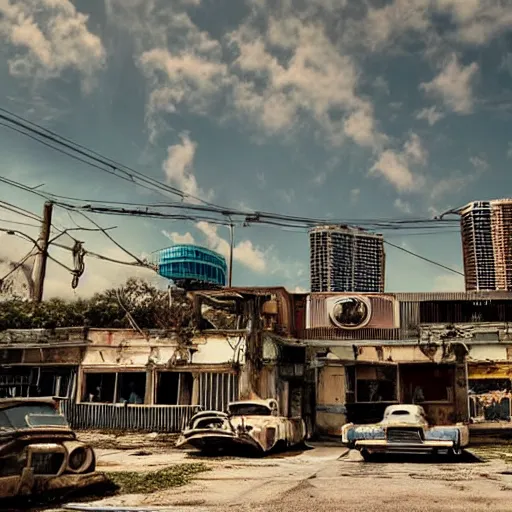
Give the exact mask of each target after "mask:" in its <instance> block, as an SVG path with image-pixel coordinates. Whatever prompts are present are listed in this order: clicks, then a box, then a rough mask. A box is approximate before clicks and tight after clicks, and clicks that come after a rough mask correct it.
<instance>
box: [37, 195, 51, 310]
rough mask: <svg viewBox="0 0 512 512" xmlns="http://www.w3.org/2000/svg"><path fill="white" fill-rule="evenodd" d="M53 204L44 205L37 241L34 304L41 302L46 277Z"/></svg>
mask: <svg viewBox="0 0 512 512" xmlns="http://www.w3.org/2000/svg"><path fill="white" fill-rule="evenodd" d="M52 211H53V203H51V202H49V201H48V202H46V203H44V210H43V223H42V225H41V233H40V235H39V239H38V241H37V245H38V246H39V247H38V255H37V258H36V261H35V265H34V302H36V303H40V302H41V301H42V300H43V290H44V278H45V276H46V262H47V260H48V241H49V239H50V230H51V227H52Z"/></svg>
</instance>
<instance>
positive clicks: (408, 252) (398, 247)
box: [384, 240, 464, 277]
mask: <svg viewBox="0 0 512 512" xmlns="http://www.w3.org/2000/svg"><path fill="white" fill-rule="evenodd" d="M384 243H385V244H387V245H390V246H391V247H394V248H395V249H399V250H400V251H403V252H406V253H407V254H410V255H412V256H416V258H419V259H420V260H423V261H426V262H428V263H431V264H432V265H436V266H438V267H441V268H444V269H445V270H449V271H450V272H453V273H454V274H459V275H460V276H463V277H464V274H463V273H462V272H459V271H458V270H455V269H453V268H450V267H447V266H446V265H443V264H442V263H438V262H437V261H434V260H431V259H429V258H425V257H424V256H421V255H419V254H417V253H415V252H412V251H409V250H408V249H404V248H403V247H400V246H399V245H396V244H393V243H391V242H388V241H387V240H384Z"/></svg>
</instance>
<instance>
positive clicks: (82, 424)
mask: <svg viewBox="0 0 512 512" xmlns="http://www.w3.org/2000/svg"><path fill="white" fill-rule="evenodd" d="M61 410H62V413H63V414H64V415H65V416H66V418H67V420H68V422H69V424H70V425H71V427H72V428H73V429H77V430H86V429H94V430H128V431H139V432H167V433H173V432H181V431H182V430H183V429H184V428H185V426H186V424H187V423H188V421H189V420H190V418H191V417H192V416H193V415H194V414H195V413H196V412H198V411H200V410H202V407H201V406H199V405H116V404H90V403H86V404H77V403H74V402H67V401H65V402H64V401H63V402H61Z"/></svg>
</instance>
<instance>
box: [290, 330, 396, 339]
mask: <svg viewBox="0 0 512 512" xmlns="http://www.w3.org/2000/svg"><path fill="white" fill-rule="evenodd" d="M405 336H406V333H401V331H400V329H359V330H354V331H346V330H344V329H335V328H331V327H317V328H315V329H304V331H303V332H301V333H299V337H300V338H302V339H304V340H387V341H392V340H397V341H399V340H401V339H402V337H405Z"/></svg>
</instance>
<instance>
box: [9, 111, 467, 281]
mask: <svg viewBox="0 0 512 512" xmlns="http://www.w3.org/2000/svg"><path fill="white" fill-rule="evenodd" d="M0 111H2V112H4V114H0V119H2V120H3V121H5V122H0V125H1V126H4V127H6V128H8V129H11V130H14V131H15V132H18V133H20V134H22V135H24V136H27V137H29V138H31V139H32V140H35V141H37V142H39V143H41V144H43V145H45V146H47V147H49V148H51V149H54V150H55V151H58V152H60V153H62V154H65V155H66V156H69V157H71V158H74V159H75V160H77V161H80V162H82V163H84V164H87V165H89V166H92V167H94V168H97V169H99V170H101V171H103V172H107V173H109V174H112V175H114V176H115V177H117V178H120V179H123V180H125V181H128V182H130V183H133V184H135V185H137V186H142V187H143V188H147V189H149V190H151V191H153V192H159V193H162V192H163V191H164V192H166V193H172V194H174V195H177V196H178V197H180V198H181V200H182V201H183V200H184V199H185V198H186V197H187V198H191V199H194V200H196V201H198V202H199V203H202V205H204V206H202V205H194V204H188V203H187V204H185V203H181V204H180V203H178V204H158V205H139V206H141V207H145V208H146V211H145V212H144V211H133V210H131V211H127V210H126V209H122V210H119V209H117V210H116V209H113V208H98V207H96V208H94V207H91V206H90V205H88V207H87V208H85V207H79V206H77V205H69V204H64V203H60V202H59V203H57V202H56V204H58V205H59V206H61V207H63V208H67V209H71V210H74V211H77V213H80V214H81V215H83V216H84V217H85V218H86V219H88V220H89V221H90V222H92V223H93V224H95V225H96V226H97V227H98V228H99V229H100V230H101V231H103V233H104V234H105V235H106V236H107V237H108V238H109V239H110V240H111V241H112V242H113V243H115V244H116V245H117V246H118V247H119V248H120V249H122V250H123V251H124V252H126V253H127V254H129V255H130V256H131V257H132V258H134V259H135V260H136V261H137V262H138V263H139V264H141V263H143V262H142V260H140V259H139V258H138V257H137V256H135V255H133V254H132V253H131V252H129V251H128V250H126V249H125V248H124V247H122V246H121V245H120V244H118V242H116V241H115V240H114V239H113V238H112V237H110V236H109V235H108V234H107V233H106V229H105V228H101V227H100V226H99V225H98V224H97V223H95V222H94V221H92V220H91V219H89V218H88V217H87V216H86V215H85V214H84V213H83V211H82V210H84V209H86V210H87V211H88V212H91V213H101V214H114V215H131V216H146V217H153V218H158V217H159V218H163V219H173V220H191V221H194V222H198V221H201V220H203V221H205V222H209V223H214V224H220V225H233V224H235V222H234V221H233V217H234V216H239V217H242V218H243V221H242V220H240V221H241V222H243V223H242V225H243V226H248V225H251V224H267V225H274V226H277V227H280V228H288V229H301V228H302V229H304V228H310V227H313V226H316V225H321V224H342V225H343V224H344V225H347V226H349V224H350V223H349V222H347V221H338V220H334V219H315V218H307V217H298V216H292V215H283V214H275V213H272V212H264V211H255V212H252V213H248V212H246V211H240V210H235V209H228V208H224V207H221V206H219V205H216V204H213V203H210V202H208V201H205V200H203V199H201V198H198V197H195V196H193V195H191V194H187V193H185V192H184V191H182V190H180V189H177V188H176V187H172V186H170V185H168V184H165V183H162V182H160V181H158V180H155V179H154V178H151V177H148V176H146V175H145V174H143V173H141V172H139V171H136V170H134V169H131V168H130V167H128V166H126V165H124V164H120V163H119V162H116V161H115V160H113V159H110V158H108V157H104V156H103V155H101V154H100V153H98V152H96V151H94V150H91V149H89V148H87V147H85V146H83V145H81V144H79V143H77V142H75V141H72V140H71V139H67V138H66V137H64V136H62V135H59V134H57V133H55V132H52V131H50V130H48V129H46V128H44V127H42V126H40V125H38V124H36V123H33V122H31V121H28V120H26V119H24V118H23V117H21V116H18V115H17V114H14V113H12V112H10V111H8V110H7V109H4V108H1V107H0ZM5 114H7V115H5ZM9 116H10V117H9ZM13 125H14V126H13ZM34 134H35V135H37V136H35V135H34ZM41 139H45V140H41ZM46 141H50V143H49V142H46ZM55 144H57V146H56V145H55ZM58 146H63V147H65V148H66V150H64V149H62V148H61V147H58ZM67 150H70V151H72V152H74V153H78V154H79V155H81V156H77V155H76V154H74V153H70V152H69V151H67ZM82 157H85V158H82ZM139 180H140V181H142V184H141V183H140V182H139ZM0 181H3V182H4V183H8V184H11V185H13V186H17V187H18V188H21V189H22V190H25V191H28V192H32V193H35V194H37V195H39V196H40V197H43V198H45V199H46V200H51V197H52V196H53V197H54V198H55V197H57V196H56V195H55V194H44V193H41V192H40V191H38V190H35V189H33V188H30V187H27V186H25V185H22V184H20V183H19V182H15V181H14V180H8V179H6V178H1V177H0ZM155 189H156V190H155ZM164 195H165V194H164ZM61 197H65V196H61ZM166 197H167V196H166ZM68 200H72V201H79V199H77V198H68ZM90 202H93V201H90ZM94 203H96V204H98V201H97V200H95V201H94ZM102 203H103V204H115V203H114V202H110V203H108V202H106V201H103V202H102ZM117 204H123V203H122V202H118V203H117ZM125 204H130V203H125ZM132 206H133V204H132ZM148 208H181V209H188V210H193V211H194V210H195V211H202V212H209V213H215V214H218V215H219V214H220V215H222V216H224V217H227V219H226V220H225V221H221V220H219V219H217V218H213V217H207V216H204V217H200V216H198V215H177V214H162V213H160V212H150V211H149V210H148ZM432 221H435V222H437V223H440V222H448V223H451V222H452V221H450V220H448V221H445V220H444V219H443V218H442V217H441V218H438V219H405V220H400V219H377V220H362V221H361V220H360V221H358V222H357V224H358V225H359V226H362V225H366V226H372V227H373V228H374V229H378V230H388V229H393V230H397V229H418V228H420V227H421V228H422V229H423V224H425V223H431V222H432ZM409 225H410V227H409ZM406 226H407V227H406ZM350 227H358V226H350ZM438 227H440V226H439V225H438ZM64 232H66V230H64V231H61V233H64ZM75 241H76V240H75ZM76 242H77V241H76ZM386 243H387V244H388V245H390V246H393V247H395V248H397V249H400V250H403V251H405V252H407V253H409V254H411V255H413V256H415V257H418V258H420V259H423V260H425V261H427V262H429V263H432V264H435V265H438V266H440V267H442V268H445V269H447V270H450V271H452V272H455V273H458V274H461V273H460V272H458V271H455V270H453V269H451V268H449V267H446V266H444V265H442V264H439V263H437V262H434V261H433V260H430V259H429V258H425V257H423V256H421V255H418V254H416V253H413V252H412V251H408V250H406V249H404V248H403V247H400V246H397V245H395V244H392V243H390V242H386ZM68 270H69V269H68Z"/></svg>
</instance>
